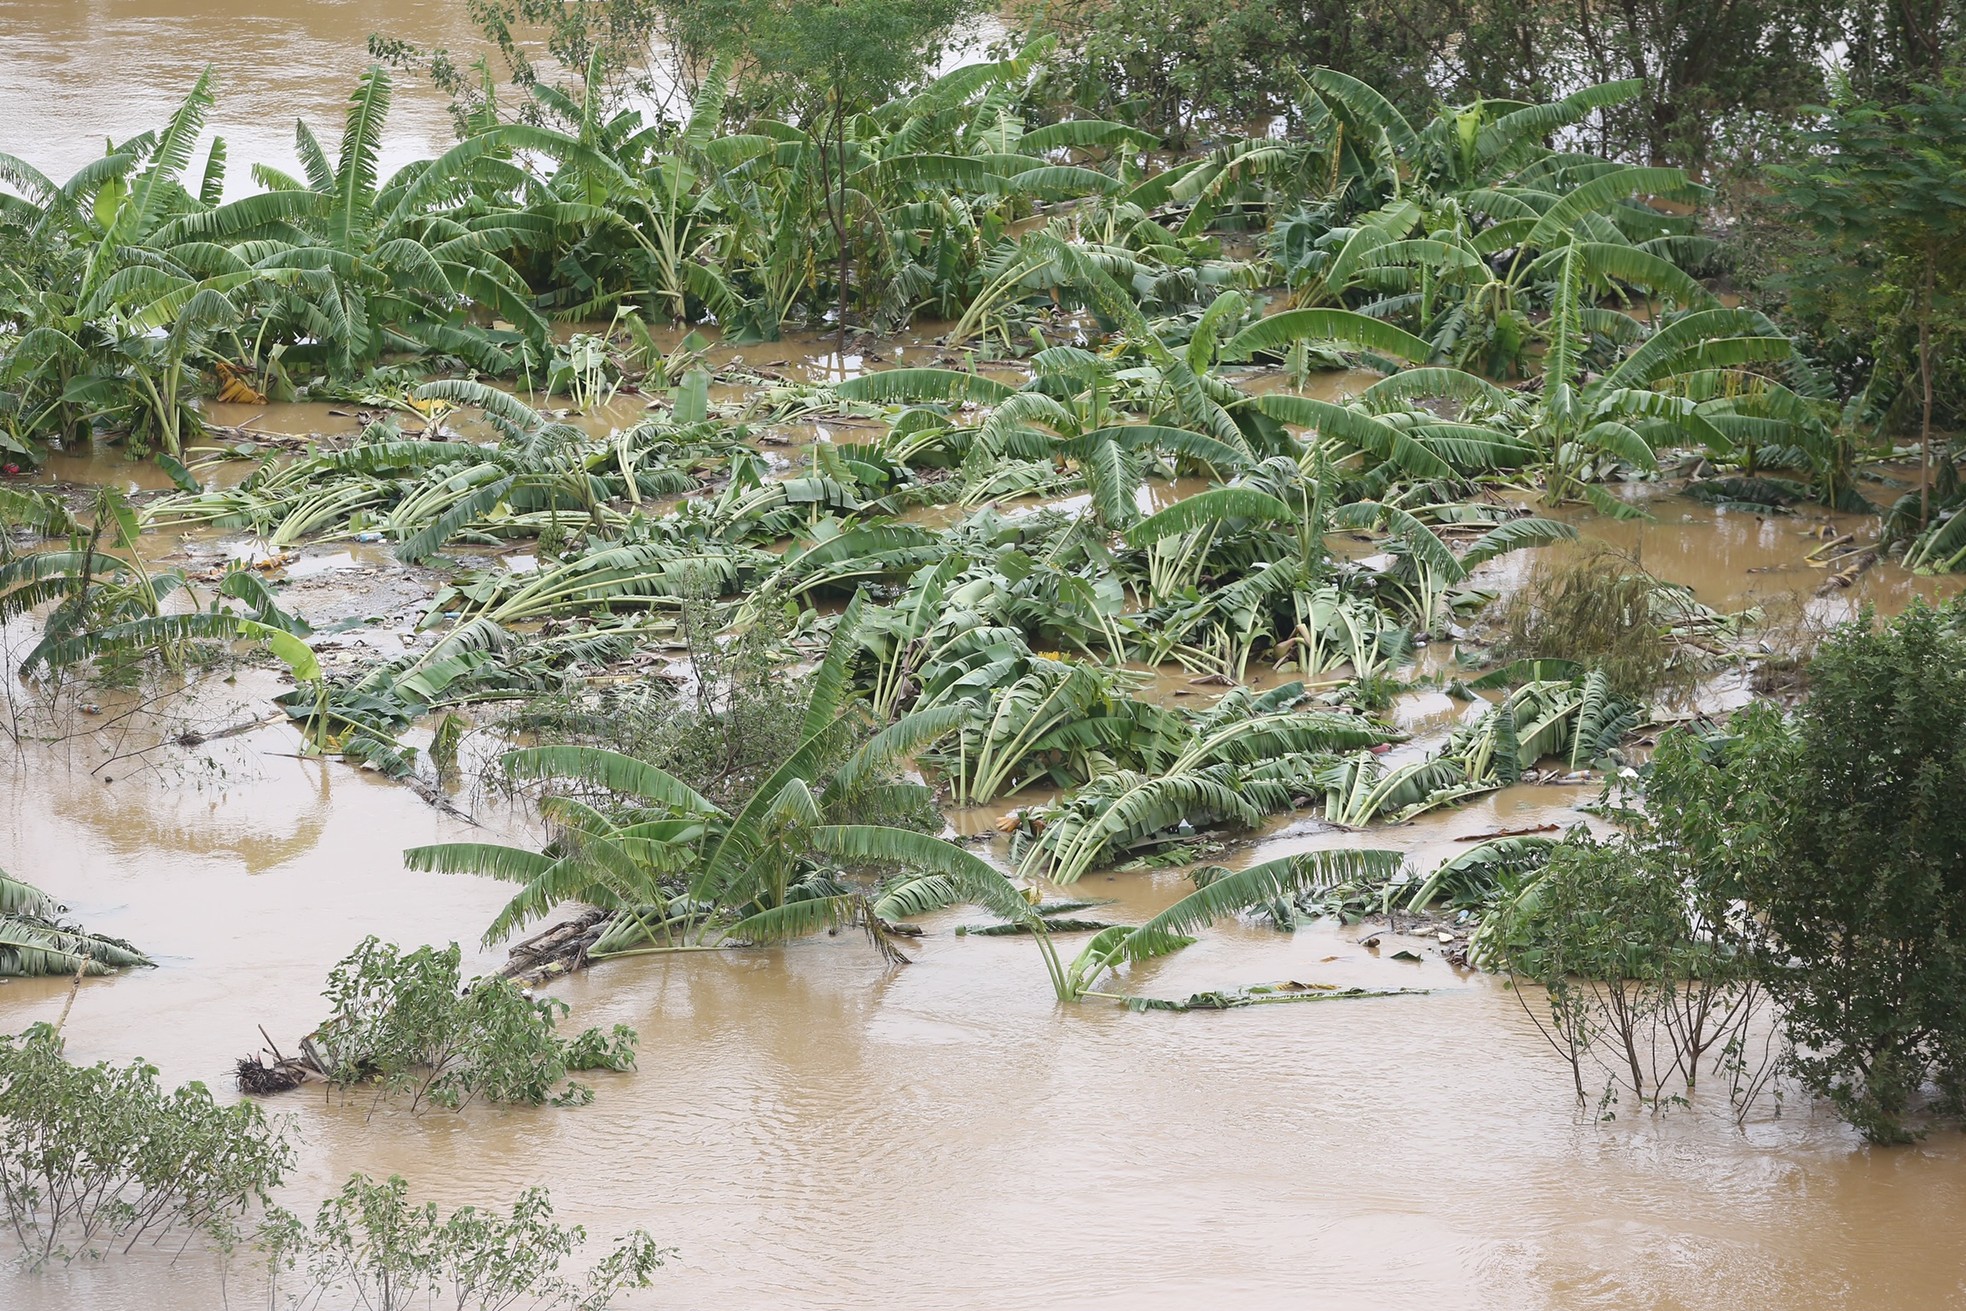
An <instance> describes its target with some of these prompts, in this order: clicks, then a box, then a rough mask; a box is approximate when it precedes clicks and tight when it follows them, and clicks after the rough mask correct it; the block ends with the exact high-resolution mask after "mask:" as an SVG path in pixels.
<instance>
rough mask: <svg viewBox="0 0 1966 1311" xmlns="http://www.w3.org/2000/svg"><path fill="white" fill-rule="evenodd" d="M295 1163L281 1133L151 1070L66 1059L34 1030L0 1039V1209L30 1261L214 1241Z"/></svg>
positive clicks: (50, 1032) (249, 1110)
mask: <svg viewBox="0 0 1966 1311" xmlns="http://www.w3.org/2000/svg"><path fill="white" fill-rule="evenodd" d="M292 1163H293V1150H292V1147H291V1146H290V1145H289V1143H288V1141H287V1137H286V1133H285V1130H284V1129H283V1128H282V1127H279V1126H275V1125H272V1124H269V1123H268V1121H267V1119H266V1117H265V1116H264V1115H263V1114H262V1113H261V1112H260V1109H259V1108H258V1107H257V1106H254V1105H252V1104H250V1103H245V1104H241V1105H238V1106H220V1105H219V1104H218V1103H217V1102H215V1101H214V1100H213V1099H212V1094H211V1092H210V1091H209V1090H208V1089H207V1088H206V1087H205V1085H203V1084H201V1083H190V1084H186V1085H184V1086H183V1087H181V1088H177V1089H173V1090H170V1091H166V1090H165V1089H164V1087H163V1085H162V1084H160V1083H159V1082H158V1078H157V1067H156V1066H154V1065H148V1064H145V1063H144V1062H142V1061H132V1062H131V1063H130V1064H128V1065H125V1066H121V1067H117V1066H111V1065H108V1064H105V1063H100V1062H99V1063H97V1064H95V1065H74V1064H71V1063H70V1062H69V1061H68V1059H67V1058H66V1057H65V1056H64V1055H63V1052H62V1040H61V1036H60V1035H59V1034H58V1033H56V1031H55V1030H54V1029H53V1028H51V1027H50V1026H48V1025H45V1024H39V1025H36V1026H34V1027H33V1028H31V1029H29V1030H28V1031H27V1032H26V1033H23V1034H21V1035H19V1036H17V1037H10V1038H4V1039H0V1207H4V1209H5V1213H6V1217H7V1220H8V1221H9V1223H10V1226H11V1227H12V1229H13V1231H14V1233H15V1235H16V1236H17V1237H18V1238H19V1239H20V1242H21V1245H22V1247H23V1248H24V1249H25V1254H26V1256H27V1257H28V1259H29V1260H30V1261H32V1262H34V1263H36V1264H39V1263H42V1262H45V1261H48V1260H50V1259H52V1258H56V1257H59V1258H62V1259H65V1260H72V1259H74V1258H75V1257H78V1256H85V1255H86V1256H96V1255H101V1254H103V1253H105V1252H108V1251H112V1250H115V1249H118V1248H120V1249H121V1250H123V1251H128V1250H129V1249H130V1248H132V1247H134V1246H136V1244H137V1243H139V1242H142V1241H144V1240H145V1239H148V1240H150V1241H151V1242H152V1243H155V1242H158V1241H160V1240H161V1239H163V1238H164V1237H165V1236H166V1235H168V1234H172V1233H174V1232H186V1233H187V1234H190V1233H202V1234H205V1235H206V1236H208V1237H210V1238H212V1239H214V1240H216V1241H218V1242H219V1243H220V1244H221V1245H225V1244H228V1243H230V1242H231V1241H232V1240H233V1239H234V1238H235V1237H236V1236H237V1235H236V1229H237V1225H238V1222H239V1220H240V1219H241V1218H242V1217H243V1216H244V1215H245V1214H246V1213H247V1212H248V1211H249V1210H250V1209H251V1208H252V1207H254V1206H255V1205H258V1204H264V1203H265V1201H266V1197H267V1193H268V1191H269V1190H271V1189H273V1188H275V1187H278V1186H279V1184H280V1182H281V1180H282V1179H283V1178H284V1177H285V1174H286V1171H287V1169H288V1167H289V1166H290V1165H292Z"/></svg>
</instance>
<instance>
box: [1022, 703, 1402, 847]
mask: <svg viewBox="0 0 1966 1311" xmlns="http://www.w3.org/2000/svg"><path fill="white" fill-rule="evenodd" d="M1302 695H1303V688H1302V686H1301V685H1291V684H1286V685H1285V686H1284V687H1282V688H1278V689H1274V690H1272V691H1271V692H1269V693H1264V694H1261V696H1260V697H1256V696H1252V694H1250V693H1248V692H1246V691H1244V690H1241V689H1237V690H1232V691H1231V692H1230V693H1229V694H1228V695H1226V696H1225V697H1224V698H1223V699H1222V701H1221V702H1219V703H1218V704H1217V706H1216V707H1215V708H1214V709H1213V710H1211V711H1210V712H1208V713H1207V714H1205V715H1204V716H1202V717H1201V718H1200V719H1199V721H1198V722H1196V723H1195V724H1194V725H1193V727H1192V729H1191V733H1190V735H1189V736H1187V737H1186V739H1185V740H1180V739H1177V740H1176V741H1175V742H1174V743H1172V744H1170V746H1171V749H1170V750H1169V751H1167V752H1166V753H1165V754H1163V755H1161V756H1159V757H1158V758H1150V759H1149V760H1147V761H1145V762H1143V766H1144V767H1143V768H1141V769H1114V770H1111V771H1109V772H1106V773H1102V774H1099V775H1097V776H1096V777H1094V778H1093V779H1092V780H1091V781H1090V782H1089V783H1088V784H1087V785H1086V786H1085V787H1083V788H1081V789H1079V790H1078V792H1076V793H1074V794H1073V795H1072V796H1071V797H1069V798H1068V799H1067V800H1065V801H1063V802H1061V803H1059V804H1058V805H1055V806H1053V807H1049V808H1047V809H1046V810H1044V811H1042V812H1041V816H1042V819H1043V827H1042V829H1041V831H1040V832H1039V833H1038V835H1037V837H1036V839H1035V840H1034V841H1032V842H1031V843H1030V844H1029V846H1028V847H1027V848H1026V849H1025V851H1024V854H1023V857H1022V860H1021V862H1020V866H1019V868H1020V870H1021V871H1022V872H1023V873H1024V874H1026V875H1028V876H1032V877H1042V878H1045V879H1048V880H1049V881H1051V882H1053V883H1061V884H1069V883H1074V882H1077V881H1078V880H1079V879H1080V878H1082V877H1083V876H1084V875H1085V874H1086V873H1087V872H1088V871H1090V870H1092V869H1094V868H1097V867H1098V866H1099V865H1100V864H1102V863H1106V862H1110V861H1111V860H1112V859H1114V858H1115V857H1116V856H1117V855H1118V854H1119V853H1120V852H1122V851H1124V850H1127V849H1128V848H1129V847H1133V846H1136V845H1139V844H1142V843H1145V842H1148V841H1150V840H1156V839H1157V835H1164V834H1168V833H1172V832H1174V831H1175V830H1177V829H1178V828H1180V826H1181V825H1183V824H1184V823H1185V824H1186V825H1187V826H1188V827H1189V829H1190V830H1191V831H1192V830H1193V829H1195V828H1198V827H1201V826H1204V825H1207V824H1210V823H1216V822H1227V823H1231V824H1235V825H1238V826H1241V827H1250V826H1253V825H1255V824H1256V823H1258V822H1259V821H1260V820H1261V819H1262V818H1263V817H1264V816H1265V815H1267V814H1273V813H1276V812H1278V811H1282V810H1286V809H1288V808H1289V807H1290V805H1291V803H1292V801H1293V799H1294V798H1296V797H1298V796H1304V795H1309V794H1311V793H1312V792H1314V791H1315V787H1314V784H1313V783H1312V776H1313V774H1314V772H1315V771H1316V769H1317V768H1318V767H1319V766H1320V765H1322V764H1323V763H1324V762H1325V761H1327V760H1329V759H1330V758H1331V757H1332V756H1333V755H1334V754H1335V753H1336V752H1339V751H1346V750H1355V749H1357V748H1360V747H1368V746H1374V745H1377V744H1379V743H1382V742H1385V741H1387V740H1389V739H1390V738H1391V737H1392V736H1394V735H1393V734H1392V733H1390V732H1389V731H1388V730H1385V729H1382V728H1380V727H1378V726H1377V725H1374V724H1372V723H1370V722H1368V721H1366V720H1364V719H1362V718H1359V717H1356V716H1352V715H1344V714H1334V713H1331V712H1328V711H1317V710H1292V709H1287V708H1278V707H1288V706H1289V705H1290V704H1291V703H1292V702H1294V701H1295V700H1297V699H1299V698H1300V697H1301V696H1302Z"/></svg>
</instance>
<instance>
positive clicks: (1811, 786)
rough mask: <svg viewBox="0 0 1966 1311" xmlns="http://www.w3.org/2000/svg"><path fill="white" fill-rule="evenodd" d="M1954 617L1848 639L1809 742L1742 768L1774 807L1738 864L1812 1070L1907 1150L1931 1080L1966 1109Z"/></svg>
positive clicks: (1963, 821) (1963, 770)
mask: <svg viewBox="0 0 1966 1311" xmlns="http://www.w3.org/2000/svg"><path fill="white" fill-rule="evenodd" d="M1962 618H1966V616H1963V615H1962V613H1961V611H1960V609H1959V607H1958V605H1957V604H1956V603H1955V604H1954V605H1952V606H1949V607H1947V608H1946V609H1944V610H1933V609H1931V608H1928V607H1926V606H1924V605H1923V604H1920V603H1914V605H1913V607H1912V609H1911V610H1909V611H1907V612H1906V613H1905V614H1904V615H1902V616H1900V617H1899V618H1898V619H1897V620H1895V621H1893V622H1892V623H1891V624H1889V625H1888V626H1886V627H1885V628H1884V629H1883V630H1882V631H1877V632H1873V631H1871V626H1870V616H1869V615H1868V614H1866V615H1865V616H1863V618H1862V619H1860V620H1859V621H1858V622H1857V623H1855V624H1852V625H1849V626H1846V627H1845V628H1843V629H1841V630H1839V631H1838V633H1837V634H1836V635H1835V636H1834V637H1833V638H1832V639H1831V640H1829V641H1828V642H1827V643H1825V644H1824V646H1823V647H1822V648H1821V650H1820V651H1819V652H1818V653H1817V656H1816V659H1815V661H1814V663H1813V664H1812V665H1811V666H1810V671H1809V676H1810V691H1809V697H1808V700H1807V701H1806V702H1804V704H1803V705H1802V707H1801V709H1800V711H1799V712H1798V713H1797V715H1796V719H1795V726H1794V732H1793V735H1792V736H1787V737H1785V736H1784V735H1782V734H1779V733H1776V732H1773V731H1769V730H1768V729H1767V726H1766V724H1765V723H1764V724H1763V726H1762V729H1761V731H1758V732H1756V733H1754V734H1753V736H1752V737H1751V739H1750V742H1751V749H1750V751H1749V752H1747V753H1745V754H1744V756H1743V759H1744V760H1745V761H1746V762H1747V765H1748V768H1749V771H1750V773H1749V778H1750V781H1751V784H1752V785H1754V786H1758V787H1759V788H1760V789H1761V790H1763V791H1765V792H1766V793H1767V794H1768V795H1769V796H1770V797H1772V798H1773V805H1772V806H1771V808H1770V813H1769V814H1768V815H1766V816H1764V817H1763V822H1764V823H1765V824H1766V825H1768V827H1767V828H1762V827H1760V826H1743V827H1742V828H1741V829H1740V832H1739V836H1740V838H1741V839H1742V840H1745V841H1750V842H1759V841H1760V840H1761V839H1762V837H1763V835H1764V834H1768V833H1772V849H1771V850H1770V851H1769V852H1768V853H1767V858H1766V859H1752V860H1741V861H1738V862H1736V863H1737V865H1738V866H1739V868H1740V869H1741V871H1742V884H1741V892H1742V894H1743V895H1744V897H1745V899H1746V901H1747V904H1748V905H1749V906H1750V907H1751V908H1752V911H1753V919H1752V926H1753V927H1754V928H1755V929H1756V931H1758V932H1759V933H1760V934H1761V935H1763V936H1764V937H1765V940H1766V949H1765V951H1764V952H1763V954H1762V955H1761V957H1760V959H1761V963H1762V969H1763V973H1764V982H1765V985H1766V987H1767V988H1768V991H1769V993H1770V994H1771V995H1772V996H1773V998H1774V999H1775V1000H1776V1002H1778V1003H1779V1004H1780V1005H1781V1007H1782V1008H1783V1012H1784V1016H1785V1023H1786V1026H1787V1029H1788V1032H1789V1035H1790V1037H1791V1038H1792V1039H1793V1040H1794V1043H1795V1046H1796V1049H1797V1055H1796V1058H1795V1065H1796V1068H1797V1070H1798V1071H1799V1073H1800V1075H1801V1078H1802V1081H1803V1082H1804V1084H1806V1085H1807V1086H1808V1087H1809V1088H1810V1089H1812V1090H1813V1091H1815V1092H1817V1093H1819V1094H1820V1095H1822V1096H1825V1097H1827V1098H1829V1099H1830V1101H1831V1102H1832V1103H1833V1104H1834V1105H1835V1106H1836V1108H1837V1109H1838V1111H1839V1112H1841V1113H1842V1114H1843V1115H1844V1116H1845V1117H1847V1118H1848V1119H1849V1120H1850V1121H1851V1123H1853V1124H1855V1125H1856V1126H1857V1127H1858V1128H1859V1129H1861V1130H1862V1131H1863V1132H1864V1134H1865V1135H1866V1136H1868V1137H1870V1138H1873V1139H1875V1140H1878V1141H1881V1142H1899V1141H1905V1140H1906V1139H1908V1138H1909V1137H1910V1136H1911V1131H1910V1129H1909V1128H1908V1127H1907V1115H1908V1113H1909V1112H1910V1111H1911V1110H1912V1109H1913V1108H1914V1104H1915V1103H1916V1102H1917V1101H1918V1099H1919V1097H1920V1094H1921V1090H1922V1089H1923V1088H1924V1087H1925V1086H1926V1085H1927V1083H1928V1082H1930V1083H1932V1084H1935V1085H1936V1089H1937V1093H1938V1106H1939V1108H1940V1109H1941V1110H1943V1111H1945V1112H1947V1113H1950V1114H1954V1115H1957V1114H1960V1113H1962V1112H1966V807H1961V805H1960V804H1959V799H1960V797H1962V796H1966V635H1962V632H1961V620H1962Z"/></svg>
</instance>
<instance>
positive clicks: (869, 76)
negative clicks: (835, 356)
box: [697, 0, 973, 344]
mask: <svg viewBox="0 0 1966 1311" xmlns="http://www.w3.org/2000/svg"><path fill="white" fill-rule="evenodd" d="M697 8H698V10H699V12H700V13H702V15H703V17H704V18H705V19H706V20H707V22H708V25H709V30H710V31H711V32H713V33H714V34H715V35H714V37H713V38H712V41H713V43H714V44H713V47H712V48H713V49H714V50H715V52H716V53H717V54H720V55H728V56H731V57H734V58H737V59H739V60H741V61H742V63H741V67H742V69H743V70H744V73H745V77H746V81H747V84H748V85H749V86H750V87H751V89H752V92H753V94H754V96H755V97H757V98H758V99H759V100H760V101H761V102H762V103H763V104H765V105H767V106H771V107H775V108H779V109H782V110H783V111H785V112H788V113H789V114H791V115H792V117H793V118H794V119H795V120H796V121H797V122H798V123H799V124H800V125H801V126H802V127H803V128H804V129H805V132H806V134H807V136H808V137H809V138H811V141H812V145H813V148H814V155H813V158H814V161H815V162H816V163H817V165H818V169H817V172H818V176H817V179H816V181H817V183H818V187H819V196H820V203H821V206H822V208H823V210H824V213H825V218H826V222H827V224H828V226H829V227H830V228H831V229H832V236H833V240H834V244H835V251H834V256H835V259H836V262H837V265H838V277H839V286H838V288H837V290H838V295H839V325H838V326H839V336H840V341H841V343H842V344H844V342H845V340H846V315H847V300H848V285H847V279H848V270H849V266H850V264H851V261H852V258H853V245H854V233H853V231H852V230H851V229H852V228H853V227H854V226H855V225H857V224H859V223H861V222H862V215H861V212H860V211H861V209H862V208H863V207H864V206H865V205H866V203H867V199H866V197H865V196H864V195H863V194H861V193H859V192H858V191H857V190H856V188H855V186H854V185H853V183H852V182H851V181H850V180H849V174H850V173H851V172H852V170H853V163H854V154H855V152H854V149H853V143H852V142H851V141H850V140H849V133H848V123H849V121H850V120H851V118H852V117H853V116H854V115H855V114H858V113H862V112H865V111H866V110H869V109H872V108H873V107H874V106H876V105H878V104H880V103H881V102H883V101H885V100H887V99H888V98H889V97H890V96H892V95H894V94H895V93H896V92H897V91H899V90H900V89H902V88H903V87H905V86H907V85H908V84H910V83H911V82H915V81H919V80H920V79H921V78H922V77H923V76H924V75H925V74H926V73H927V72H928V70H929V69H930V68H931V67H932V66H933V65H934V63H935V60H936V59H937V58H938V57H939V55H940V53H941V49H942V43H943V41H944V40H945V39H946V38H947V37H948V35H949V32H950V30H951V29H952V28H953V27H954V26H955V24H956V22H957V21H958V20H959V19H961V18H962V17H963V16H964V15H965V14H966V13H969V12H972V9H973V5H972V0H723V3H720V4H717V5H715V6H710V5H702V4H699V5H698V6H697Z"/></svg>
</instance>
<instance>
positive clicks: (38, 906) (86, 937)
mask: <svg viewBox="0 0 1966 1311" xmlns="http://www.w3.org/2000/svg"><path fill="white" fill-rule="evenodd" d="M67 913H68V907H66V906H64V905H62V904H61V903H59V902H57V901H56V900H55V899H54V898H53V897H50V896H49V895H48V894H47V893H45V892H43V891H41V889H39V888H37V887H35V886H34V885H33V884H31V883H25V882H23V881H21V880H20V879H17V878H14V877H12V876H11V875H9V874H8V873H7V871H5V870H0V978H21V977H30V978H31V977H35V976H40V975H56V976H60V975H75V974H108V973H109V972H110V971H112V970H118V969H129V968H131V967H134V966H142V965H153V964H155V963H156V962H154V961H152V960H151V959H150V958H149V957H148V956H146V955H144V954H143V953H142V952H140V951H138V950H137V949H136V948H135V947H133V946H131V945H130V944H129V943H127V942H125V941H123V940H122V939H121V938H112V937H109V936H107V935H106V934H99V933H90V932H88V931H87V930H85V929H83V928H82V927H80V926H79V925H76V924H70V923H67V922H66V921H64V920H63V919H62V918H61V917H62V916H63V915H65V914H67Z"/></svg>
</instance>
